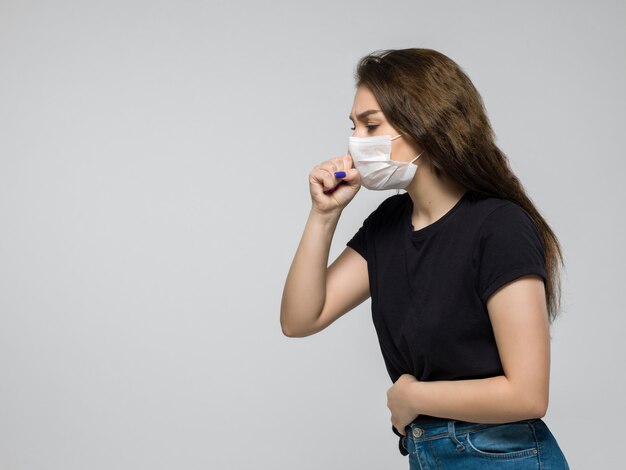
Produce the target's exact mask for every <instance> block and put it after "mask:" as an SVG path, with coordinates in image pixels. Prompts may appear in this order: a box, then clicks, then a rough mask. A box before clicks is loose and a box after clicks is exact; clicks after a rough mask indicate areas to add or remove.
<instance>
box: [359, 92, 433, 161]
mask: <svg viewBox="0 0 626 470" xmlns="http://www.w3.org/2000/svg"><path fill="white" fill-rule="evenodd" d="M350 120H351V121H352V123H353V124H354V127H353V128H352V130H353V131H354V132H353V133H352V136H353V137H372V136H376V135H390V136H391V137H392V138H393V137H395V136H397V135H398V134H400V132H398V131H397V130H396V129H394V128H393V126H392V125H391V124H389V122H387V118H386V117H385V115H384V114H383V112H382V111H381V110H380V106H379V105H378V101H376V98H375V97H374V94H373V93H372V92H371V90H370V89H369V88H368V87H366V86H365V85H361V86H359V87H358V88H357V90H356V95H355V96H354V104H353V105H352V111H351V112H350ZM421 151H422V149H421V148H420V147H419V146H418V145H417V144H415V143H414V142H413V141H412V139H411V138H410V137H408V136H405V135H403V136H402V137H400V138H398V139H395V140H392V141H391V159H392V160H395V161H398V162H410V161H411V160H413V159H414V158H415V157H416V156H417V155H418V154H419V153H420V152H421ZM420 158H421V157H420Z"/></svg>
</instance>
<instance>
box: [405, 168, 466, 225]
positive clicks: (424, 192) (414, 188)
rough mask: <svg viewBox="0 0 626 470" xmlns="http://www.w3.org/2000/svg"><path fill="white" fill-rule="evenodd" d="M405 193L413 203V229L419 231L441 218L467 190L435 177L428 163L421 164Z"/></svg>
mask: <svg viewBox="0 0 626 470" xmlns="http://www.w3.org/2000/svg"><path fill="white" fill-rule="evenodd" d="M418 161H419V160H418ZM406 191H407V192H408V193H409V196H410V197H411V200H412V201H413V215H412V222H413V228H414V229H415V230H419V229H421V228H423V227H426V226H428V225H430V224H432V223H433V222H435V221H436V220H438V219H439V218H441V217H442V216H443V215H444V214H445V213H446V212H448V211H449V210H450V209H451V208H452V207H453V206H454V205H455V204H456V203H457V202H459V200H460V199H461V197H462V196H463V194H465V192H466V191H467V190H466V189H465V188H464V187H463V186H461V185H460V184H458V183H456V182H454V181H452V180H451V179H449V178H447V177H446V176H445V175H442V176H440V177H438V176H437V175H435V173H434V171H433V170H432V167H431V166H430V165H429V164H428V163H426V164H424V163H421V164H420V165H419V167H418V170H417V172H416V173H415V177H414V178H413V181H411V184H410V185H409V186H408V187H407V188H406Z"/></svg>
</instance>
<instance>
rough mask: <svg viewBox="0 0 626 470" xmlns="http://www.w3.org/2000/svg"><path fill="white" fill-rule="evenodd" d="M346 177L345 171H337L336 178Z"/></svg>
mask: <svg viewBox="0 0 626 470" xmlns="http://www.w3.org/2000/svg"><path fill="white" fill-rule="evenodd" d="M345 177H346V172H345V171H335V178H345Z"/></svg>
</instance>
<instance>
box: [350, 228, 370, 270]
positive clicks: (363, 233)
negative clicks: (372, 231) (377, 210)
mask: <svg viewBox="0 0 626 470" xmlns="http://www.w3.org/2000/svg"><path fill="white" fill-rule="evenodd" d="M369 219H370V218H369V217H368V218H367V219H365V220H364V221H363V225H361V228H359V230H358V231H357V232H356V233H355V234H354V236H353V237H352V238H351V239H350V240H348V243H346V245H347V246H349V247H350V248H352V249H353V250H354V251H356V252H357V253H358V254H360V255H361V256H362V257H363V258H365V260H366V261H367V230H368V227H369Z"/></svg>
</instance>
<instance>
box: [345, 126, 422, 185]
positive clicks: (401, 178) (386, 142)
mask: <svg viewBox="0 0 626 470" xmlns="http://www.w3.org/2000/svg"><path fill="white" fill-rule="evenodd" d="M398 137H402V135H401V134H400V135H397V136H395V137H393V138H392V137H391V136H390V135H380V136H375V137H350V143H349V145H348V148H349V150H350V155H351V156H352V161H353V162H354V166H355V167H356V169H357V170H358V171H359V173H360V174H361V184H362V185H363V186H365V187H366V188H367V189H373V190H375V191H382V190H384V189H404V188H406V187H407V186H408V185H409V183H410V182H411V181H412V180H413V177H414V176H415V171H416V170H417V165H414V164H413V162H414V161H415V160H417V159H418V158H419V157H420V155H421V154H422V153H424V152H423V151H422V152H421V153H420V154H419V155H418V156H417V157H415V158H414V159H413V160H411V161H410V162H408V163H406V162H397V161H395V160H392V159H391V141H392V140H395V139H397V138H398Z"/></svg>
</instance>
